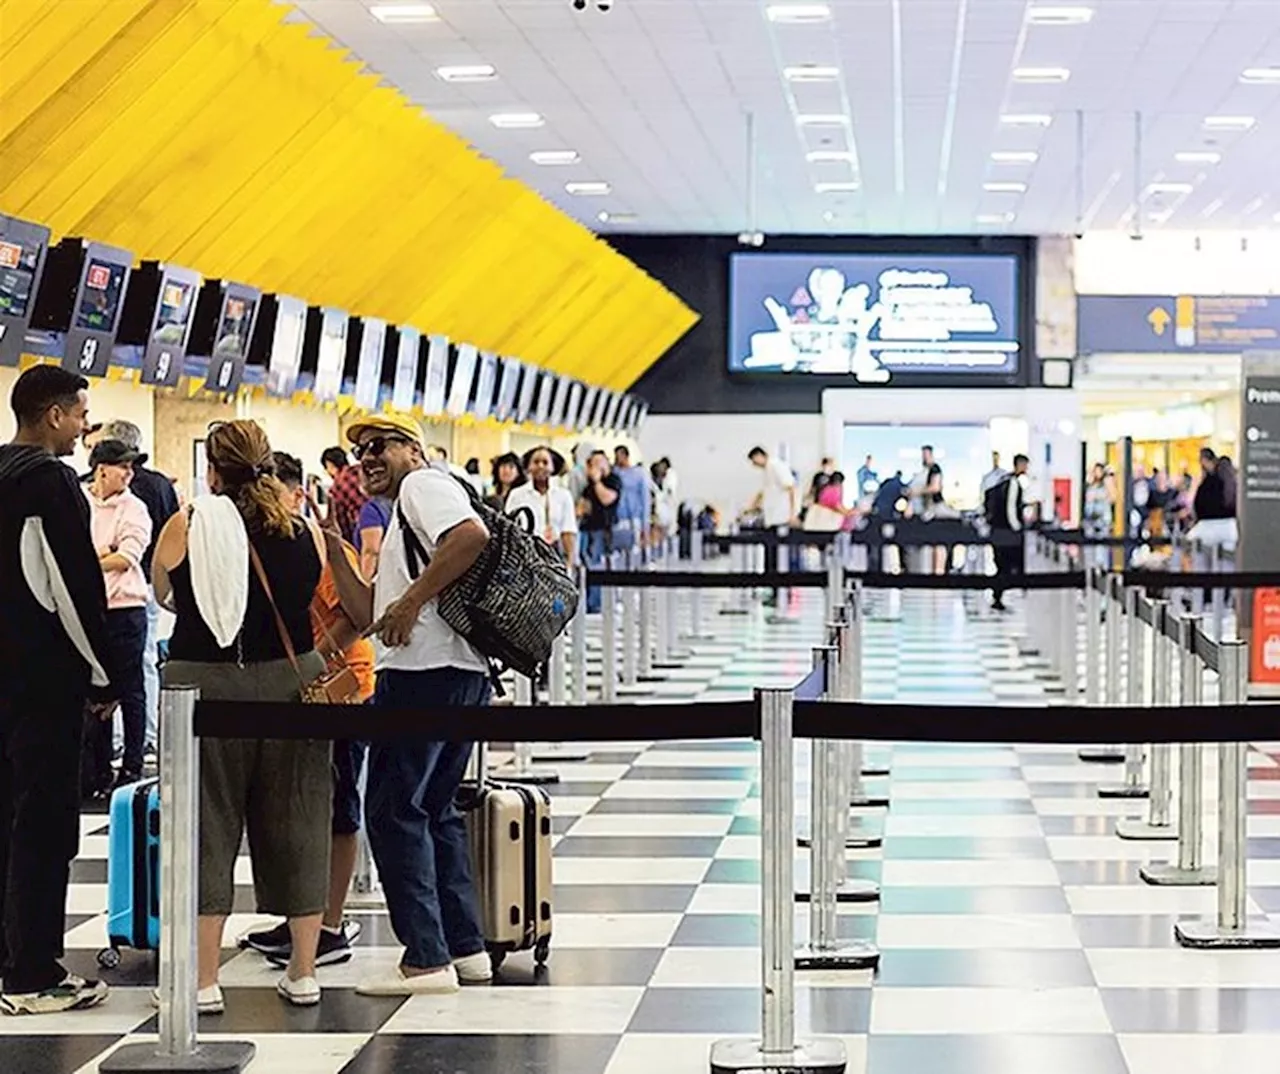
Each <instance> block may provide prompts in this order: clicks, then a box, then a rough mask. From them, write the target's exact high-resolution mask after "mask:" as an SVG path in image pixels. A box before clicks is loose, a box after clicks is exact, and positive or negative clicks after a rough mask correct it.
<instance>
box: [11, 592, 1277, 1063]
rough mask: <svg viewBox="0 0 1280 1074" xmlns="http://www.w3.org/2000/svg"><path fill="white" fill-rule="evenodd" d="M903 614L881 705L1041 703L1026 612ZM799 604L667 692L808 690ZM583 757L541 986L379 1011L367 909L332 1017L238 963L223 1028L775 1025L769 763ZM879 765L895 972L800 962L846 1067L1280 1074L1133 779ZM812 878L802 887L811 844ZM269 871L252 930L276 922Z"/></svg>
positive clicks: (83, 1022) (875, 629) (867, 921)
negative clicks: (763, 965)
mask: <svg viewBox="0 0 1280 1074" xmlns="http://www.w3.org/2000/svg"><path fill="white" fill-rule="evenodd" d="M902 610H903V614H902V617H901V619H899V620H897V621H893V622H882V621H873V622H871V623H869V624H868V627H867V634H866V685H867V692H868V694H869V695H870V696H871V697H872V698H877V699H886V700H891V699H895V698H897V699H907V698H910V699H912V700H918V701H925V702H927V701H931V700H937V701H938V702H939V703H950V704H957V703H978V704H981V703H984V702H985V703H999V702H1000V701H1002V700H1008V701H1018V702H1026V701H1032V702H1033V701H1035V700H1037V699H1040V698H1042V697H1043V686H1042V684H1041V682H1040V680H1039V679H1038V678H1037V677H1036V674H1035V672H1034V671H1033V670H1030V669H1028V668H1027V667H1026V666H1025V665H1024V664H1023V662H1022V661H1021V660H1020V658H1019V657H1018V655H1017V648H1016V646H1015V645H1014V643H1013V642H1012V641H1011V640H1010V638H1009V634H1010V632H1012V631H1016V629H1017V624H1018V620H1017V618H1016V617H1014V618H1012V619H1009V618H1006V619H992V618H988V617H986V616H977V617H975V616H972V615H969V614H966V613H965V611H964V609H963V606H962V602H961V599H960V598H959V597H958V596H956V595H953V594H926V593H919V594H914V593H913V594H907V595H905V596H904V598H903V602H902ZM794 612H795V617H796V621H795V622H793V623H784V624H776V625H768V624H766V623H765V622H764V619H763V616H762V615H752V616H746V617H743V616H723V617H721V616H716V617H712V616H711V615H708V616H707V617H706V618H705V620H704V627H705V630H706V632H708V633H711V634H714V635H715V638H714V640H709V641H700V642H695V643H694V644H693V645H692V648H693V659H692V661H691V662H690V663H689V664H688V665H687V666H688V667H691V668H694V669H696V671H697V675H696V676H694V675H692V674H690V677H688V678H684V679H680V680H678V681H679V682H680V684H681V689H679V690H677V689H676V688H675V683H676V681H677V680H675V679H672V680H668V681H667V682H666V683H665V684H662V685H663V686H664V688H667V689H670V691H671V692H670V693H666V694H665V696H667V697H671V696H680V695H681V694H683V695H684V696H688V697H689V698H690V699H693V698H695V697H730V696H741V694H742V692H743V691H745V690H748V689H749V688H750V687H752V686H755V685H783V684H787V683H792V682H795V681H796V680H797V679H798V678H800V677H801V676H802V675H803V674H804V672H805V671H806V670H807V668H808V666H809V656H808V653H809V647H810V646H812V645H813V644H815V643H817V642H818V641H819V640H820V629H821V613H820V610H819V609H818V608H817V607H816V605H814V604H813V603H812V602H811V601H810V602H806V603H801V604H800V605H798V606H797V607H796V608H795V609H794ZM685 684H687V687H686V685H685ZM686 688H687V693H685V690H686ZM1010 737H1011V738H1016V737H1017V730H1016V728H1011V731H1010ZM589 752H590V757H589V759H588V760H587V761H585V762H572V763H561V764H560V765H559V768H560V771H561V775H562V780H561V782H560V783H559V784H558V785H557V786H555V787H553V788H551V790H552V793H553V795H554V798H555V812H556V830H557V832H558V833H559V835H558V844H557V847H556V892H555V898H556V923H555V936H554V941H553V947H552V955H551V961H550V964H549V966H548V967H547V970H546V972H545V973H544V974H536V973H534V971H533V969H532V965H531V963H530V962H529V961H528V960H527V956H526V957H520V956H516V957H513V958H512V959H511V960H510V962H509V964H508V965H507V966H505V967H504V968H503V971H502V974H501V975H500V979H499V981H498V983H497V984H495V986H494V987H492V988H486V989H477V990H470V991H466V992H464V993H463V994H461V995H459V996H455V997H445V998H415V999H411V1000H408V1001H400V1000H367V999H363V998H360V997H357V996H356V995H355V994H354V991H353V986H354V984H355V982H356V981H357V980H358V979H359V978H361V977H362V976H364V975H366V974H368V973H369V972H370V971H371V970H375V969H377V968H378V967H379V966H388V965H390V964H391V963H392V962H393V961H394V960H395V959H396V957H397V956H398V950H397V948H396V945H395V940H394V937H393V936H392V935H391V931H390V928H389V926H388V923H387V920H386V917H385V915H383V914H377V913H373V914H361V915H360V917H361V921H362V923H363V924H364V926H365V929H364V936H363V938H362V940H361V942H360V944H359V948H358V953H357V955H356V958H355V959H354V960H353V962H352V963H350V964H348V965H346V966H340V967H334V968H331V969H327V970H324V971H322V972H323V977H322V984H323V985H324V986H325V987H326V992H325V996H324V1000H323V1003H322V1004H321V1006H320V1007H319V1008H318V1009H314V1010H310V1011H301V1010H294V1009H289V1008H286V1007H285V1006H284V1005H283V1004H282V1003H281V1002H280V1000H279V999H278V998H277V997H276V995H275V993H274V991H273V988H272V986H273V984H274V979H275V971H272V970H271V969H270V968H268V967H267V966H266V965H265V964H264V963H263V962H262V961H261V960H260V959H259V958H258V957H257V956H255V955H252V954H241V953H239V952H237V951H234V950H228V951H227V952H226V964H225V966H224V970H223V981H224V983H225V984H226V985H227V986H228V989H227V994H228V1011H227V1014H226V1015H225V1016H223V1017H221V1018H217V1019H206V1020H204V1023H203V1024H202V1031H205V1032H208V1033H210V1034H214V1033H216V1034H220V1035H221V1034H225V1035H230V1036H233V1037H237V1038H241V1039H244V1038H248V1039H252V1040H253V1041H255V1042H256V1043H257V1045H258V1057H257V1059H256V1060H255V1062H254V1064H253V1065H252V1066H251V1068H250V1070H251V1072H252V1074H285V1072H288V1074H338V1072H342V1074H392V1072H395V1074H400V1072H422V1074H445V1072H447V1074H526V1072H527V1074H532V1072H538V1074H544V1072H545V1074H654V1072H658V1071H660V1072H661V1074H702V1072H705V1071H706V1070H707V1050H708V1046H709V1044H710V1043H711V1042H712V1041H713V1040H715V1039H717V1038H720V1037H724V1036H731V1035H737V1034H743V1035H746V1034H751V1033H754V1032H757V1031H758V1028H759V1018H760V1015H759V992H758V986H759V975H760V969H759V953H758V943H759V938H760V917H759V912H760V905H759V894H758V892H759V889H758V881H759V872H760V864H759V854H760V846H759V826H760V810H759V797H758V794H759V784H758V753H757V750H756V747H755V746H754V745H753V744H751V743H744V742H720V743H681V742H666V743H650V742H636V743H625V744H620V743H610V744H601V745H599V746H593V747H589ZM803 753H804V750H803V749H800V750H799V751H798V754H799V755H801V757H802V758H803ZM873 753H876V754H879V755H881V756H883V757H884V758H886V759H888V760H889V761H890V763H891V769H892V776H891V777H890V778H889V780H888V781H887V787H888V790H889V793H890V796H891V799H892V804H891V807H890V809H889V811H888V813H887V815H883V824H884V831H885V842H884V847H883V850H877V851H871V852H866V851H851V852H850V853H849V869H850V872H851V874H854V875H858V876H863V877H868V878H873V879H876V880H878V881H879V882H880V883H881V885H882V888H883V898H882V902H881V903H880V904H879V905H876V904H870V905H857V904H847V905H843V906H842V907H841V918H840V920H841V930H842V932H843V933H844V934H845V935H847V936H850V937H854V936H857V937H866V938H870V939H874V940H876V941H877V943H878V944H879V945H880V947H881V949H882V951H883V959H882V964H881V968H880V971H879V973H878V975H876V976H875V977H874V978H873V976H872V974H870V973H869V972H857V973H846V974H832V973H825V974H803V975H801V977H800V979H799V988H798V1002H797V1021H798V1024H799V1026H800V1028H801V1030H802V1031H803V1032H817V1033H823V1034H833V1035H837V1036H840V1037H843V1038H844V1039H845V1040H846V1042H847V1045H848V1051H849V1057H850V1065H849V1070H850V1072H851V1074H867V1072H870V1074H924V1072H930V1074H932V1072H938V1074H978V1072H981V1074H1228V1072H1229V1074H1266V1072H1272V1071H1276V1070H1280V953H1267V952H1262V953H1258V952H1234V953H1214V952H1190V951H1183V950H1181V949H1179V948H1178V947H1177V945H1176V944H1175V942H1174V939H1173V922H1174V921H1175V920H1177V919H1178V918H1179V917H1180V916H1184V915H1189V914H1200V913H1211V912H1212V909H1213V902H1214V891H1213V889H1186V890H1170V889H1162V890H1161V889H1151V888H1148V887H1146V886H1145V885H1143V884H1142V883H1141V882H1140V880H1139V879H1138V877H1137V875H1136V874H1137V867H1138V865H1139V864H1140V863H1141V862H1142V861H1144V860H1147V859H1150V858H1155V857H1161V856H1164V855H1166V854H1168V853H1170V849H1171V848H1170V845H1169V844H1152V843H1125V842H1121V841H1120V840H1118V839H1117V838H1115V837H1114V836H1113V835H1112V834H1111V827H1112V824H1113V822H1114V818H1115V817H1117V816H1121V815H1125V814H1127V813H1133V812H1135V811H1137V810H1135V807H1134V806H1133V805H1131V804H1129V803H1125V802H1116V801H1106V800H1102V799H1099V798H1098V797H1097V796H1096V795H1095V794H1094V793H1093V791H1094V785H1095V784H1096V783H1097V782H1098V781H1099V780H1101V779H1113V778H1114V777H1115V771H1114V769H1105V768H1097V767H1090V766H1086V765H1084V764H1082V763H1080V762H1079V761H1078V760H1077V759H1076V756H1075V752H1074V750H1071V749H1068V748H1059V747H1043V748H1042V747H1037V748H1020V747H1015V746H1012V745H993V746H985V747H955V746H942V745H936V746H935V745H928V744H910V745H887V746H885V747H882V748H877V749H875V750H873ZM800 767H801V771H800V772H799V773H798V784H799V790H798V795H797V801H798V803H801V810H802V811H803V808H804V807H803V803H804V801H805V797H806V795H805V793H804V789H803V785H804V783H805V782H806V781H807V775H806V774H805V772H804V765H803V763H802V764H801V766H800ZM1206 767H1207V768H1208V769H1209V770H1210V771H1212V769H1213V765H1212V764H1209V765H1207V766H1206ZM1252 775H1253V776H1254V777H1255V779H1254V780H1253V781H1252V782H1251V815H1250V835H1251V841H1250V851H1251V857H1252V861H1251V870H1250V881H1251V884H1252V892H1251V895H1252V900H1253V906H1252V909H1253V911H1254V912H1256V913H1257V914H1259V915H1262V914H1271V915H1273V919H1274V920H1276V921H1277V922H1278V923H1280V766H1278V765H1277V762H1276V760H1274V759H1273V758H1272V757H1271V756H1269V755H1268V754H1267V753H1264V752H1258V753H1256V754H1255V756H1254V758H1253V768H1252ZM1137 808H1138V809H1140V808H1141V807H1140V806H1139V807H1137ZM801 823H802V824H803V823H804V820H803V818H802V819H801ZM104 824H105V818H102V817H85V818H84V820H83V832H84V837H83V840H82V845H81V856H80V859H79V860H78V861H77V862H76V865H75V868H74V876H73V880H74V883H73V887H72V894H71V901H70V906H69V917H68V932H67V945H68V951H69V957H68V961H69V963H70V965H71V966H72V967H73V968H74V969H76V970H77V971H79V972H86V973H87V972H90V971H93V970H95V965H94V954H95V952H96V950H97V949H98V948H99V947H100V946H102V944H103V943H104V941H105V935H104V930H103V917H102V913H101V911H102V908H103V904H104V901H105V861H104V859H105V855H106V835H105V828H104ZM1211 827H1212V825H1210V828H1211ZM797 863H798V876H799V877H800V883H801V884H804V883H807V879H806V874H807V862H806V861H805V856H804V853H803V852H799V856H798V858H797ZM247 864H248V863H247V862H242V863H241V865H242V868H243V871H242V873H241V875H240V876H239V878H238V879H239V881H240V883H242V884H244V885H246V886H245V887H244V888H242V889H241V890H240V892H239V903H238V906H239V908H240V909H242V910H243V911H244V912H243V913H242V914H240V915H238V916H237V917H236V918H235V919H234V920H233V922H232V925H231V929H230V930H229V931H230V932H231V933H234V932H237V931H239V930H242V929H244V928H246V927H247V926H248V925H250V924H251V923H254V922H256V921H257V920H258V918H257V917H256V916H255V915H254V914H253V913H252V910H253V905H252V897H251V891H250V889H249V888H248V886H247V884H248V881H249V875H248V872H247ZM805 927H807V913H806V911H804V910H803V909H800V910H798V928H799V929H800V930H803V929H804V928H805ZM801 935H803V931H801ZM154 977H155V966H154V961H153V958H152V956H148V955H141V954H126V956H125V961H124V963H123V965H122V966H121V968H120V970H119V971H117V972H115V973H113V974H109V975H108V978H109V980H111V982H112V983H113V984H114V985H115V988H114V991H113V993H112V996H111V1000H110V1002H109V1004H108V1005H107V1006H105V1007H103V1008H102V1009H100V1010H97V1011H93V1012H87V1013H83V1014H76V1015H67V1016H61V1017H55V1018H49V1019H41V1020H38V1021H37V1020H17V1019H14V1020H5V1021H0V1072H4V1074H10V1072H12V1074H73V1072H75V1074H80V1072H84V1074H88V1072H90V1071H95V1070H96V1066H97V1061H98V1060H99V1059H100V1058H101V1056H102V1055H103V1054H104V1053H105V1052H107V1051H109V1050H110V1049H112V1048H113V1047H115V1046H116V1045H117V1044H118V1043H119V1042H120V1041H122V1040H126V1039H138V1038H139V1037H141V1036H143V1035H145V1034H147V1033H149V1032H151V1033H154V1030H155V1024H154V1020H153V1017H152V1013H151V1011H150V1010H149V1009H148V1007H147V992H148V987H149V986H150V985H151V984H152V983H153V982H154Z"/></svg>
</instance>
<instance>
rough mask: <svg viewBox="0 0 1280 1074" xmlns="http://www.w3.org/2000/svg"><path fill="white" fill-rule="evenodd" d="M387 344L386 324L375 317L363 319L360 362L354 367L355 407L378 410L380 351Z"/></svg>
mask: <svg viewBox="0 0 1280 1074" xmlns="http://www.w3.org/2000/svg"><path fill="white" fill-rule="evenodd" d="M386 344H387V322H386V321H380V320H378V319H377V318H376V317H366V318H365V319H364V334H363V335H362V336H361V337H360V361H359V364H357V366H356V396H355V398H356V406H358V407H362V408H364V409H365V410H376V409H377V408H378V386H379V385H378V381H379V380H380V378H381V377H382V351H383V348H384V347H385V346H386Z"/></svg>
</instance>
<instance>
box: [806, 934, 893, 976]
mask: <svg viewBox="0 0 1280 1074" xmlns="http://www.w3.org/2000/svg"><path fill="white" fill-rule="evenodd" d="M879 965H880V949H879V948H878V947H876V945H875V944H873V943H869V942H868V941H866V940H844V941H841V946H840V947H837V948H834V949H832V950H830V951H820V950H819V949H818V948H816V947H802V948H801V949H800V950H799V951H797V952H796V969H798V970H874V969H875V968H876V967H877V966H879Z"/></svg>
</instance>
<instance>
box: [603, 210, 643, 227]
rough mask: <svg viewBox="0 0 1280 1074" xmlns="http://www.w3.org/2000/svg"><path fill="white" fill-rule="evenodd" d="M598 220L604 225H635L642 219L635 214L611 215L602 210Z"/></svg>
mask: <svg viewBox="0 0 1280 1074" xmlns="http://www.w3.org/2000/svg"><path fill="white" fill-rule="evenodd" d="M596 219H597V220H599V221H600V223H602V224H633V223H635V222H636V221H637V220H639V219H640V217H639V216H637V215H636V214H635V213H611V212H606V211H604V210H601V211H600V212H598V213H596Z"/></svg>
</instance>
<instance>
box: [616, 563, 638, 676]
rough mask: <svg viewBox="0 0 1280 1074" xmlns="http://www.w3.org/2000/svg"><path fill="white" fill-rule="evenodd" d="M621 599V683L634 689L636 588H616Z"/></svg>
mask: <svg viewBox="0 0 1280 1074" xmlns="http://www.w3.org/2000/svg"><path fill="white" fill-rule="evenodd" d="M618 596H619V598H620V599H621V601H622V685H623V686H625V687H629V688H632V689H634V688H635V686H636V684H637V683H638V682H639V680H640V661H639V656H640V621H639V617H638V616H637V614H636V612H637V609H636V598H637V597H639V596H640V593H639V591H638V590H635V589H632V588H630V587H627V588H625V589H619V590H618Z"/></svg>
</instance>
